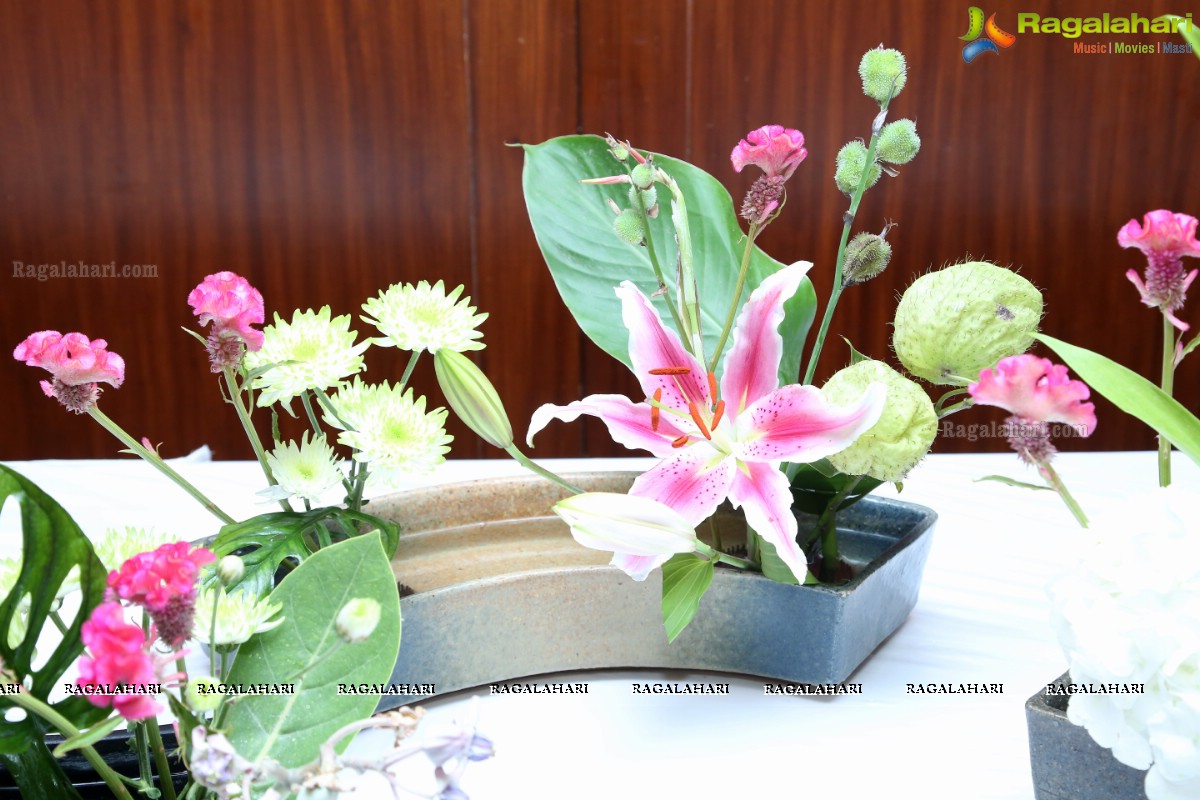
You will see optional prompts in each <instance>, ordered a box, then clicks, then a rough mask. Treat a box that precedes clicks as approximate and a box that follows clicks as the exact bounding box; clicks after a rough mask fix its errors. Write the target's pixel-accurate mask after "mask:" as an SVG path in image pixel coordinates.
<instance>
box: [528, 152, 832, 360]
mask: <svg viewBox="0 0 1200 800" xmlns="http://www.w3.org/2000/svg"><path fill="white" fill-rule="evenodd" d="M524 148H525V171H524V175H523V185H524V189H525V204H526V207H527V208H528V211H529V219H530V222H531V223H532V224H533V232H534V235H535V236H536V237H537V241H538V245H539V246H540V247H541V249H542V255H543V256H544V257H545V259H546V264H547V265H548V266H549V268H550V273H551V275H552V276H553V277H554V283H555V285H556V286H557V287H558V292H559V295H561V296H562V299H563V302H565V303H566V305H567V308H568V309H570V311H571V314H572V315H574V317H575V320H576V322H578V323H579V327H580V328H581V329H582V330H583V332H584V333H585V334H586V335H587V336H588V338H590V339H591V340H592V341H593V342H595V343H596V344H597V345H598V346H599V347H600V348H601V349H602V350H604V351H605V352H607V353H608V354H609V355H611V356H613V357H614V358H616V359H619V360H620V361H621V362H623V363H624V364H625V365H626V366H628V365H629V347H628V332H627V331H626V330H625V327H624V326H623V325H622V324H621V304H620V301H619V300H618V299H617V296H616V294H615V293H614V289H615V288H616V287H617V286H619V285H620V283H621V282H622V281H625V280H628V281H632V282H633V283H635V284H636V285H637V286H638V288H639V289H641V290H642V293H643V294H645V295H646V296H648V297H649V296H651V295H652V294H653V293H654V292H656V291H657V290H658V288H659V286H658V280H657V278H656V277H655V275H654V270H653V268H652V267H651V263H650V257H649V255H648V253H647V250H646V248H645V247H641V246H637V245H631V244H627V243H625V242H624V241H622V240H620V239H619V238H617V236H616V234H615V233H614V232H613V219H614V215H613V213H612V210H611V209H610V208H609V207H608V204H607V202H606V201H605V198H606V197H610V198H612V199H613V200H614V201H615V202H616V203H617V204H618V205H619V206H621V207H622V208H627V207H629V205H630V203H629V199H628V196H627V195H628V189H629V187H628V186H627V185H625V184H617V185H601V186H597V185H590V184H581V183H580V182H579V181H580V180H582V179H586V178H601V177H605V176H609V175H614V174H620V173H623V171H624V168H623V167H622V165H621V164H619V163H617V161H615V160H614V159H613V158H612V156H611V155H609V152H608V146H607V145H606V144H605V142H604V140H603V139H602V138H600V137H599V136H560V137H558V138H556V139H550V140H549V141H546V142H544V143H542V144H539V145H525V146H524ZM654 161H655V163H656V164H657V165H658V166H660V167H662V168H663V169H664V170H666V172H667V173H669V174H670V175H671V176H672V177H673V178H674V179H675V180H676V181H677V182H678V183H679V185H680V187H681V188H682V189H683V192H684V196H685V198H686V200H687V212H688V213H687V218H688V226H689V228H690V229H691V234H692V246H693V252H694V259H695V274H696V282H697V284H698V286H699V297H700V311H701V330H702V332H703V335H704V346H705V356H706V358H711V357H712V352H713V350H714V349H715V347H716V341H717V338H718V337H719V336H720V334H721V329H722V327H723V326H724V324H725V318H726V315H727V314H728V311H729V302H730V300H731V299H732V298H733V294H734V288H735V286H736V284H737V275H738V268H739V266H740V264H741V260H742V252H743V250H744V248H745V241H746V236H745V233H744V232H743V231H742V229H741V226H740V225H739V224H738V219H737V216H736V215H735V214H734V210H733V200H732V199H731V198H730V196H729V192H727V191H726V190H725V187H723V186H722V185H721V184H720V182H719V181H717V179H716V178H714V177H712V176H711V175H709V174H708V173H707V172H705V171H704V170H702V169H699V168H698V167H694V166H692V165H691V164H688V163H687V162H685V161H678V160H676V159H674V158H671V157H669V156H664V155H658V154H655V155H654ZM658 202H659V204H660V206H662V211H661V212H660V213H659V215H658V218H657V219H654V220H650V226H649V227H650V237H651V241H652V242H653V244H654V248H655V252H656V253H657V255H658V261H659V266H660V267H661V269H662V272H663V276H664V278H665V279H666V281H667V284H668V285H669V286H670V290H671V292H670V295H671V297H672V299H673V300H674V301H675V302H676V303H678V300H677V299H675V298H676V296H675V286H674V279H675V269H676V268H675V262H676V254H677V252H678V248H677V247H676V245H675V236H674V230H673V228H672V226H671V221H670V217H671V214H670V213H669V204H670V202H671V197H670V193H669V192H668V191H667V189H666V187H663V186H661V185H660V186H659V187H658ZM783 266H784V265H783V264H782V263H780V262H778V261H776V260H775V259H773V258H771V257H770V256H768V255H767V254H766V253H764V252H763V251H762V250H760V249H759V248H758V247H755V248H754V250H753V254H752V256H751V260H750V269H749V273H748V275H747V278H746V290H745V292H744V293H743V295H742V299H741V303H745V301H746V299H747V298H748V297H749V296H750V292H751V291H752V290H753V289H754V288H755V287H756V286H758V284H759V283H761V282H762V280H763V278H765V277H767V276H768V275H770V274H772V273H774V272H776V271H778V270H779V269H781V268H782V267H783ZM654 304H655V306H656V307H657V308H658V312H659V318H660V319H662V320H663V321H664V324H666V325H668V326H669V325H670V320H671V315H670V310H669V308H668V306H667V303H666V301H665V300H664V299H663V298H662V297H658V298H655V299H654ZM815 306H816V295H815V293H814V292H813V288H812V284H811V283H809V281H808V280H807V279H805V280H804V282H803V283H802V284H801V286H800V290H799V291H798V292H797V293H796V295H795V296H794V297H793V298H792V299H791V300H789V301H788V303H787V304H786V305H785V310H786V317H785V319H784V321H783V323H782V324H781V325H780V327H779V331H780V334H781V335H782V336H783V341H784V354H783V360H782V361H781V363H780V366H779V376H780V382H781V383H794V382H796V381H797V380H798V375H799V373H800V358H801V354H802V351H803V349H804V338H805V336H807V334H808V328H809V326H810V325H811V324H812V319H813V312H814V308H815ZM726 352H728V350H726ZM721 366H722V365H718V374H719V373H720V371H721Z"/></svg>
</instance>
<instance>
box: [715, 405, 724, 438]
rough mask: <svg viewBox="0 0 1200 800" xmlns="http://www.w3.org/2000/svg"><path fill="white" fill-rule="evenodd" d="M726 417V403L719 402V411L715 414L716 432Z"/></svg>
mask: <svg viewBox="0 0 1200 800" xmlns="http://www.w3.org/2000/svg"><path fill="white" fill-rule="evenodd" d="M723 416H725V401H724V400H718V401H717V410H716V411H715V412H713V421H712V429H713V430H714V431H715V430H716V429H717V426H718V425H720V424H721V417H723Z"/></svg>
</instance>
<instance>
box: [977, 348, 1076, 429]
mask: <svg viewBox="0 0 1200 800" xmlns="http://www.w3.org/2000/svg"><path fill="white" fill-rule="evenodd" d="M967 391H969V392H970V393H971V397H972V398H974V400H975V403H976V404H978V405H985V406H997V407H999V408H1003V409H1005V410H1007V411H1010V412H1012V413H1013V414H1016V415H1017V416H1018V417H1021V418H1022V419H1026V420H1034V421H1036V422H1065V423H1067V424H1069V425H1073V426H1074V427H1075V429H1076V431H1078V433H1079V435H1080V436H1090V435H1091V433H1092V431H1093V430H1095V429H1096V407H1095V406H1094V405H1092V404H1091V403H1085V402H1083V401H1084V400H1087V399H1088V397H1089V396H1090V394H1091V392H1090V391H1089V390H1088V387H1087V384H1086V383H1084V382H1083V381H1073V380H1071V379H1070V378H1068V377H1067V368H1066V367H1064V366H1062V365H1061V364H1055V363H1054V362H1052V361H1050V359H1048V358H1038V357H1037V356H1034V355H1030V354H1029V353H1026V354H1024V355H1020V356H1009V357H1008V358H1002V359H1000V363H999V364H997V365H996V368H995V369H985V370H983V371H982V372H980V373H979V381H978V382H977V383H972V384H971V385H970V386H968V387H967Z"/></svg>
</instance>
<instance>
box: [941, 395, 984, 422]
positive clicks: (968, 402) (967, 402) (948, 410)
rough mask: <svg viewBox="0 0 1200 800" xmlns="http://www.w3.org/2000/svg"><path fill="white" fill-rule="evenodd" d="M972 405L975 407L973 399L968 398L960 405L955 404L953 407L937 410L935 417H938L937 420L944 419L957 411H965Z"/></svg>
mask: <svg viewBox="0 0 1200 800" xmlns="http://www.w3.org/2000/svg"><path fill="white" fill-rule="evenodd" d="M973 405H975V400H974V399H973V398H970V397H968V398H967V399H966V400H963V401H962V402H960V403H955V404H954V405H950V406H946V407H944V408H940V409H938V412H937V417H938V419H945V418H946V417H948V416H950V415H951V414H957V413H958V412H959V411H966V410H967V409H968V408H970V407H971V406H973Z"/></svg>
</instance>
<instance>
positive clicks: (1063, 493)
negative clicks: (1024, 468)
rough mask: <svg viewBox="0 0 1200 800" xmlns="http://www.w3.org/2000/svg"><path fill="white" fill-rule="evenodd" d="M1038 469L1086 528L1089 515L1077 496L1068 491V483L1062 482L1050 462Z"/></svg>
mask: <svg viewBox="0 0 1200 800" xmlns="http://www.w3.org/2000/svg"><path fill="white" fill-rule="evenodd" d="M1038 471H1039V472H1041V473H1042V477H1043V478H1045V479H1046V483H1048V484H1050V488H1051V489H1053V490H1054V491H1056V492H1058V496H1059V497H1061V498H1062V500H1063V502H1064V503H1066V504H1067V508H1069V509H1071V513H1072V514H1074V515H1075V520H1076V521H1077V522H1078V523H1079V525H1080V527H1083V528H1086V527H1087V526H1088V518H1087V515H1086V514H1084V513H1083V509H1082V508H1080V507H1079V503H1077V502H1075V498H1074V497H1072V496H1071V493H1070V492H1069V491H1067V485H1066V484H1065V483H1063V482H1062V478H1060V477H1058V473H1057V472H1055V471H1054V467H1052V466H1050V462H1045V463H1043V464H1038Z"/></svg>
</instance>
